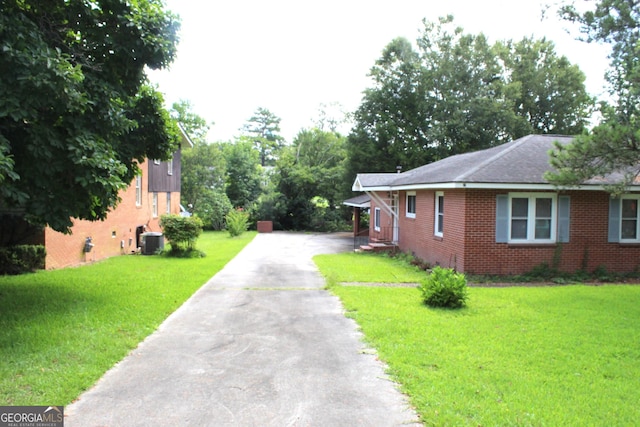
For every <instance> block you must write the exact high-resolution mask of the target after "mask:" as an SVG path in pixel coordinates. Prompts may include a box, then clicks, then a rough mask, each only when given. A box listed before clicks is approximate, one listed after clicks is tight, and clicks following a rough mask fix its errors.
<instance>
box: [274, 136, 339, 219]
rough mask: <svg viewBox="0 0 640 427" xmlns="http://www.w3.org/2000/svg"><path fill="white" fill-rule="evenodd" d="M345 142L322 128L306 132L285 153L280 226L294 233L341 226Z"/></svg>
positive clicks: (280, 166)
mask: <svg viewBox="0 0 640 427" xmlns="http://www.w3.org/2000/svg"><path fill="white" fill-rule="evenodd" d="M344 146H345V138H344V137H343V136H340V135H339V134H338V133H336V132H330V131H323V130H320V129H318V128H314V129H303V130H301V131H300V132H299V133H298V135H297V136H296V137H295V139H294V141H293V144H292V145H291V146H287V147H285V148H284V149H283V151H282V153H281V156H280V158H279V159H278V161H277V163H276V173H275V174H274V175H273V176H274V178H275V180H276V191H277V197H271V198H270V200H271V201H273V199H275V200H276V201H275V202H274V204H275V208H274V210H275V217H274V220H275V221H276V223H277V224H278V225H279V226H280V227H282V228H285V229H293V230H310V229H311V230H322V231H327V230H332V229H334V228H337V224H340V220H341V218H340V214H341V212H340V210H339V209H338V208H339V207H340V206H341V204H342V200H343V199H344V196H345V191H344V187H343V186H342V185H341V184H342V182H343V176H344V165H345V161H346V152H345V147H344Z"/></svg>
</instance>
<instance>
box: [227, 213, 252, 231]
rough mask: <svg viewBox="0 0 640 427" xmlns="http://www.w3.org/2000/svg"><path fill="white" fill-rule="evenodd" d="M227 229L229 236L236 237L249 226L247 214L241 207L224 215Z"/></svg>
mask: <svg viewBox="0 0 640 427" xmlns="http://www.w3.org/2000/svg"><path fill="white" fill-rule="evenodd" d="M226 220H227V231H228V232H229V235H230V236H231V237H236V236H239V235H241V234H242V233H244V232H245V231H247V229H248V228H249V214H248V213H247V212H245V211H244V210H243V209H242V208H238V209H233V210H231V211H229V213H228V214H227V216H226Z"/></svg>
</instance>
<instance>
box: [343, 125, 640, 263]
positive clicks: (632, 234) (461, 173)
mask: <svg viewBox="0 0 640 427" xmlns="http://www.w3.org/2000/svg"><path fill="white" fill-rule="evenodd" d="M571 140H572V137H568V136H555V135H529V136H526V137H523V138H520V139H517V140H515V141H512V142H509V143H506V144H503V145H500V146H497V147H493V148H489V149H486V150H482V151H477V152H471V153H465V154H460V155H456V156H451V157H448V158H445V159H443V160H440V161H437V162H434V163H431V164H428V165H425V166H422V167H419V168H416V169H413V170H409V171H406V172H404V173H375V174H367V173H363V174H358V175H357V177H356V179H355V182H354V184H353V190H354V191H360V192H365V193H366V194H368V195H369V196H370V198H371V221H370V230H369V235H370V238H371V239H372V240H375V239H378V240H380V241H391V242H393V243H395V244H397V245H398V247H399V248H400V250H402V251H404V252H409V253H413V254H414V255H415V256H416V257H418V258H420V259H422V260H424V261H426V262H428V263H430V264H431V265H440V266H442V267H450V268H454V269H456V270H457V271H460V272H465V273H470V274H492V275H493V274H495V275H512V274H522V273H526V272H528V271H531V270H532V269H533V268H534V267H536V266H539V265H541V264H543V263H547V264H548V265H549V266H550V267H556V268H558V270H560V271H564V272H575V271H578V270H584V271H589V272H591V271H593V270H594V269H596V268H599V267H604V268H606V269H607V271H611V272H631V271H635V270H636V269H638V268H639V267H640V265H639V264H640V218H639V217H638V202H640V185H633V186H631V188H630V189H629V192H628V193H627V194H625V195H623V196H622V197H620V198H613V197H611V196H610V195H609V193H607V192H606V191H604V189H603V184H606V183H610V182H611V180H612V179H613V177H601V178H596V179H591V180H589V181H587V182H584V183H583V184H582V185H581V186H579V187H578V188H573V189H559V188H557V187H555V186H553V185H551V184H550V183H549V182H547V181H546V180H545V179H544V178H543V174H544V172H545V171H547V170H549V169H550V165H549V155H548V152H549V150H551V149H553V141H558V142H560V143H563V144H566V143H569V142H570V141H571Z"/></svg>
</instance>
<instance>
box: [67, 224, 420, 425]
mask: <svg viewBox="0 0 640 427" xmlns="http://www.w3.org/2000/svg"><path fill="white" fill-rule="evenodd" d="M352 242H353V240H352V239H351V238H350V237H349V236H348V235H344V234H298V233H281V232H276V233H271V234H259V235H257V236H256V238H255V239H254V240H253V241H252V242H251V243H250V244H249V245H248V246H246V247H245V249H243V250H242V252H240V254H238V256H236V257H235V258H234V259H233V260H232V261H231V262H229V263H228V264H227V265H226V266H225V268H224V269H223V270H221V271H220V272H219V273H218V274H216V275H215V276H214V277H213V278H211V279H210V280H209V281H208V282H207V283H206V285H204V286H203V287H202V288H201V289H200V290H199V291H198V292H196V293H195V294H194V295H193V296H192V297H191V298H190V299H189V300H188V301H187V302H186V303H185V304H184V305H183V306H182V307H180V308H179V309H178V310H177V311H176V312H174V313H173V314H172V315H171V316H170V317H169V318H168V319H167V320H166V321H165V322H164V323H163V324H162V325H161V326H160V328H158V330H157V331H156V332H155V333H154V334H152V335H151V336H149V337H148V338H147V339H146V340H145V341H144V342H143V343H141V344H140V345H139V346H138V348H136V349H135V350H133V351H132V352H131V354H129V356H127V357H126V358H125V359H124V360H123V361H121V362H120V363H118V364H117V365H116V366H115V367H114V368H113V369H111V370H110V371H109V372H107V373H106V374H105V375H104V377H103V378H102V379H101V380H100V381H99V382H98V383H97V384H96V385H95V386H94V387H93V388H92V389H90V390H89V391H87V392H86V393H84V394H83V395H82V396H80V398H79V399H78V400H77V401H76V402H75V403H73V404H71V405H69V406H67V407H66V408H65V415H66V417H65V426H67V427H89V426H109V427H115V426H226V425H237V426H399V425H403V426H406V425H420V424H419V423H418V422H417V420H418V417H417V415H416V414H415V413H414V412H413V411H412V410H411V409H410V408H409V406H408V403H407V401H406V399H405V397H404V396H403V395H402V394H401V393H400V392H398V390H397V388H396V386H395V384H394V383H392V382H391V381H390V380H389V379H388V377H387V376H386V374H385V373H384V367H383V366H382V364H381V363H380V362H379V361H378V360H377V359H376V356H375V355H374V354H373V352H372V351H370V350H369V349H368V348H367V347H366V346H365V345H364V344H363V343H362V341H361V338H362V336H361V334H360V333H359V332H358V330H357V326H356V324H355V322H353V321H352V320H350V319H347V318H346V317H345V316H344V312H343V308H342V306H341V304H340V301H339V300H338V298H337V297H335V296H333V295H331V294H330V293H329V292H327V291H325V290H322V287H323V286H324V280H323V278H322V277H321V276H320V275H319V273H318V271H317V269H316V267H315V264H314V263H313V261H312V260H311V258H312V256H314V255H316V254H321V253H334V252H341V251H349V250H352V244H353V243H352Z"/></svg>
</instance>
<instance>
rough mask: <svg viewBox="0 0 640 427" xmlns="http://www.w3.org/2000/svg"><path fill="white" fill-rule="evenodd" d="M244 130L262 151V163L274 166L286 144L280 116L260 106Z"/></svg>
mask: <svg viewBox="0 0 640 427" xmlns="http://www.w3.org/2000/svg"><path fill="white" fill-rule="evenodd" d="M242 131H243V132H244V135H245V136H246V137H247V138H248V139H250V140H251V141H252V142H253V145H254V147H255V149H256V150H257V151H258V153H260V165H261V166H263V167H264V166H273V165H274V164H275V161H276V159H277V158H278V152H279V151H280V150H281V149H282V147H283V146H284V138H283V137H281V136H280V135H279V132H280V117H278V116H276V115H275V114H273V113H272V112H271V111H269V110H268V109H266V108H262V107H261V108H258V109H257V110H256V112H255V113H254V115H253V116H251V118H250V119H249V120H248V121H247V123H246V124H245V125H244V126H243V127H242Z"/></svg>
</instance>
